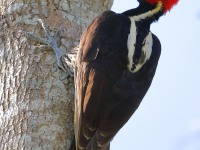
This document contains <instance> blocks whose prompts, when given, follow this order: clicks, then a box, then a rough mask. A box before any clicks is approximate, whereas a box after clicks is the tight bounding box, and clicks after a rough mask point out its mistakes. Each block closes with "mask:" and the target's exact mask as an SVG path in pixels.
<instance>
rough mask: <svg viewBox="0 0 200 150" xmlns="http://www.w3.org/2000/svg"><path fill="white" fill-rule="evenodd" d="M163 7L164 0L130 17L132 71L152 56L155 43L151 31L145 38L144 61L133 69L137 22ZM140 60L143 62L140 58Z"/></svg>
mask: <svg viewBox="0 0 200 150" xmlns="http://www.w3.org/2000/svg"><path fill="white" fill-rule="evenodd" d="M162 8H163V6H162V2H161V1H159V2H158V4H157V6H156V7H155V8H154V9H152V10H149V11H148V12H145V13H143V14H140V15H137V16H132V17H130V20H131V28H130V33H129V35H128V41H127V47H128V66H127V67H128V68H129V70H130V71H131V72H133V73H134V72H137V71H138V70H139V69H140V68H141V67H142V66H143V65H144V64H145V63H146V61H147V60H148V59H149V58H150V56H151V52H152V45H153V39H152V34H151V32H149V34H148V35H147V37H146V38H145V39H144V41H143V43H144V46H143V47H142V53H144V54H145V59H144V61H143V62H142V63H139V64H136V66H135V67H136V68H135V69H134V70H133V69H132V67H133V56H134V53H135V45H136V37H137V27H136V24H135V22H137V21H139V20H142V19H145V18H147V17H151V16H153V15H154V14H156V13H158V12H159V11H160V10H161V9H162ZM139 62H141V61H140V60H139Z"/></svg>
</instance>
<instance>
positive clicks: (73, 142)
mask: <svg viewBox="0 0 200 150" xmlns="http://www.w3.org/2000/svg"><path fill="white" fill-rule="evenodd" d="M69 150H76V142H75V136H74V137H73V139H72V141H71V144H70V147H69Z"/></svg>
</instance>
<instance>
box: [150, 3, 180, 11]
mask: <svg viewBox="0 0 200 150" xmlns="http://www.w3.org/2000/svg"><path fill="white" fill-rule="evenodd" d="M159 1H161V2H162V5H163V7H164V12H167V11H169V10H170V9H171V8H172V7H173V6H174V5H175V4H177V3H178V1H179V0H146V2H148V3H150V4H157V3H158V2H159Z"/></svg>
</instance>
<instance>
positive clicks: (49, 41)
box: [19, 19, 73, 76]
mask: <svg viewBox="0 0 200 150" xmlns="http://www.w3.org/2000/svg"><path fill="white" fill-rule="evenodd" d="M38 21H39V23H40V24H41V25H42V28H43V30H44V33H45V38H41V37H39V36H37V35H35V34H33V33H32V32H25V31H19V32H20V33H23V34H24V35H25V36H26V37H28V38H31V39H33V40H35V41H38V42H40V43H43V44H45V45H48V46H50V47H51V48H52V49H53V50H54V52H55V54H56V60H57V64H58V67H59V68H60V69H62V70H63V71H65V72H68V73H69V75H70V76H73V74H72V71H71V70H69V68H66V67H65V66H64V65H63V62H62V59H61V57H62V56H63V54H62V52H61V51H60V49H59V48H58V44H57V38H58V36H59V35H60V32H61V31H62V30H63V28H59V29H58V30H57V31H56V32H55V34H54V35H51V34H50V30H49V29H48V27H47V26H46V24H45V22H44V21H43V20H42V19H38Z"/></svg>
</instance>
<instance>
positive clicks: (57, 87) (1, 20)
mask: <svg viewBox="0 0 200 150" xmlns="http://www.w3.org/2000/svg"><path fill="white" fill-rule="evenodd" d="M111 5H112V0H61V1H59V0H53V1H51V0H48V1H47V0H40V1H38V0H0V150H15V149H17V150H21V149H48V150H51V149H52V150H56V149H67V148H68V147H69V144H70V141H71V138H72V134H73V110H74V102H73V100H74V84H73V78H71V77H68V74H67V73H65V72H64V71H62V70H60V69H58V67H57V63H56V59H55V55H54V52H53V50H52V49H51V48H49V49H46V48H44V47H42V46H41V45H40V43H38V42H35V41H33V40H31V39H27V38H26V37H25V36H23V35H22V34H20V33H19V30H24V31H34V33H35V34H38V35H43V31H42V28H41V27H40V25H39V24H38V23H37V19H38V18H41V19H43V20H45V22H46V24H47V25H48V26H49V27H50V29H51V31H52V32H53V31H54V30H55V29H56V28H60V27H64V29H65V32H63V33H62V35H61V38H60V39H59V40H58V44H59V48H60V49H61V50H62V52H63V53H66V52H67V51H68V50H71V49H72V48H74V47H75V46H77V45H78V43H79V39H80V35H81V33H82V32H83V30H84V29H85V27H86V26H87V25H88V24H89V23H90V22H91V21H92V20H93V19H94V17H96V16H97V15H98V14H99V13H101V12H102V11H104V10H106V9H109V8H110V7H111Z"/></svg>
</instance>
